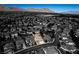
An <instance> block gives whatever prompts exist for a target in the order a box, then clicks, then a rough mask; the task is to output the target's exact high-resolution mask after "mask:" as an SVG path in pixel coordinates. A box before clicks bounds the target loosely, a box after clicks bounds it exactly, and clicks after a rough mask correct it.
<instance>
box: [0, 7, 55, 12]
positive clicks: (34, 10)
mask: <svg viewBox="0 0 79 59" xmlns="http://www.w3.org/2000/svg"><path fill="white" fill-rule="evenodd" d="M0 11H29V12H54V11H52V10H49V9H48V8H27V9H21V8H17V7H5V6H0Z"/></svg>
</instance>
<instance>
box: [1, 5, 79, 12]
mask: <svg viewBox="0 0 79 59" xmlns="http://www.w3.org/2000/svg"><path fill="white" fill-rule="evenodd" d="M0 5H1V4H0ZM1 6H7V7H17V8H25V9H27V8H48V9H50V10H52V11H56V12H65V11H79V4H3V5H1Z"/></svg>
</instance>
